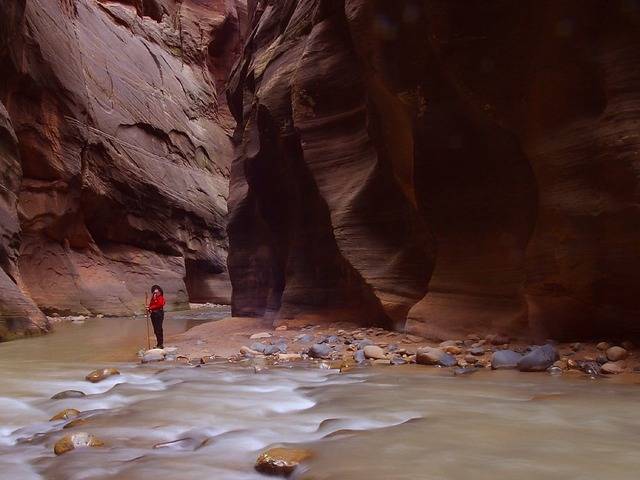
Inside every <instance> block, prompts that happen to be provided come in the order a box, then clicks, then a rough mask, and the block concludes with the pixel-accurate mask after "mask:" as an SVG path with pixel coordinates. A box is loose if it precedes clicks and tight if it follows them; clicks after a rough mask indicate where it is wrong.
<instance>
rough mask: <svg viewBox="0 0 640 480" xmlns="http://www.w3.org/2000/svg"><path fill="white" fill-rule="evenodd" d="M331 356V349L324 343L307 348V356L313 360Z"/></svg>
mask: <svg viewBox="0 0 640 480" xmlns="http://www.w3.org/2000/svg"><path fill="white" fill-rule="evenodd" d="M329 355H331V347H330V346H329V345H327V344H325V343H316V344H313V345H311V347H310V348H309V356H310V357H313V358H327V357H329Z"/></svg>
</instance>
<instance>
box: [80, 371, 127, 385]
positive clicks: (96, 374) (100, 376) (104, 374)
mask: <svg viewBox="0 0 640 480" xmlns="http://www.w3.org/2000/svg"><path fill="white" fill-rule="evenodd" d="M112 375H120V372H119V371H118V370H116V369H115V368H100V369H98V370H94V371H93V372H91V373H90V374H89V375H87V376H86V377H84V378H85V379H86V380H88V381H89V382H91V383H98V382H101V381H102V380H104V379H105V378H108V377H111V376H112Z"/></svg>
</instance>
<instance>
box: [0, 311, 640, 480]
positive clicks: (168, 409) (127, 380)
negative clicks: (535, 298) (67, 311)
mask: <svg viewBox="0 0 640 480" xmlns="http://www.w3.org/2000/svg"><path fill="white" fill-rule="evenodd" d="M207 315H208V314H207V313H205V312H199V313H197V314H195V316H192V315H191V314H189V315H182V316H178V317H177V318H173V319H171V320H168V321H167V323H168V327H169V330H170V331H174V332H176V331H179V330H181V329H184V328H186V327H187V326H188V324H193V323H194V322H195V323H197V322H198V321H200V320H202V318H205V317H206V316H207ZM198 316H199V318H198ZM141 336H142V338H144V322H143V321H140V320H131V319H118V320H114V319H109V320H107V319H104V320H99V321H95V320H94V321H87V322H86V323H85V324H84V325H65V326H63V327H62V328H60V329H59V331H58V332H57V333H55V334H53V335H50V336H47V337H42V338H36V339H29V340H25V341H17V342H13V343H8V344H0V373H1V374H2V382H1V383H0V478H2V479H5V478H6V479H65V480H72V479H184V480H187V479H197V480H203V479H216V480H240V479H243V480H248V479H260V478H265V477H262V476H261V475H259V474H257V473H256V472H254V471H253V468H252V467H253V462H254V460H255V458H256V456H257V455H258V454H259V452H260V451H261V450H262V449H264V448H265V447H267V446H271V445H296V446H304V447H307V448H310V449H311V450H313V452H314V455H315V456H314V458H313V459H312V460H311V461H310V462H309V463H308V464H307V465H305V466H304V468H302V469H300V470H299V472H298V473H297V474H296V476H295V478H304V479H314V480H321V479H342V480H344V479H368V480H370V479H379V480H391V479H411V480H416V479H425V480H457V479H461V480H462V479H464V480H468V479H471V478H473V479H480V480H484V479H487V480H488V479H492V480H493V479H501V478H504V479H510V480H528V479H536V480H538V479H541V478H545V479H556V478H557V479H563V480H567V479H585V480H586V479H605V478H606V479H608V480H609V479H637V478H638V472H639V471H640V455H638V447H639V446H640V385H637V384H634V383H629V382H627V383H622V382H620V381H618V380H590V379H587V378H582V377H566V376H564V377H552V376H549V375H547V374H517V373H512V372H494V373H491V372H480V373H476V374H473V375H471V376H465V377H453V376H450V374H449V373H448V372H446V371H443V370H437V369H430V368H426V367H425V368H421V367H413V368H401V367H380V368H375V369H368V370H356V371H354V372H353V373H350V374H345V375H340V374H338V373H336V372H335V371H332V370H326V369H319V368H315V369H311V368H284V367H283V368H271V369H267V370H262V371H260V372H258V373H255V371H254V368H253V367H252V366H249V365H239V364H235V365H232V364H228V363H226V362H219V363H214V364H210V365H206V366H203V367H199V368H189V367H185V366H178V365H175V366H171V365H170V364H168V363H165V364H162V365H160V364H156V365H137V364H135V363H134V362H115V361H111V360H112V359H113V358H115V357H116V356H117V355H119V356H120V357H119V358H126V357H127V356H133V354H135V350H136V348H137V347H139V346H140V345H139V344H140V343H141V342H140V338H141ZM114 352H116V353H117V355H116V353H114ZM103 366H116V367H117V368H119V369H120V370H121V372H122V375H120V376H117V377H112V378H110V379H107V380H105V381H104V382H102V383H98V384H90V383H88V382H86V381H84V380H83V378H84V375H86V373H88V372H89V371H90V370H92V369H93V368H96V367H103ZM639 381H640V380H639ZM67 389H76V390H82V391H84V392H85V393H87V396H86V397H84V398H79V399H67V400H50V397H51V396H52V395H53V394H55V393H57V392H59V391H61V390H67ZM64 408H76V409H78V410H81V411H83V412H85V413H84V414H85V415H87V416H88V418H87V423H86V424H84V425H82V426H78V427H74V428H72V429H66V430H61V428H62V426H63V425H64V422H49V421H48V419H49V418H50V417H51V416H52V415H54V414H55V413H57V412H58V411H60V410H62V409H64ZM74 430H75V431H86V432H90V433H93V434H95V435H96V436H98V437H100V438H101V439H102V440H104V441H105V442H106V443H107V447H105V448H102V449H92V450H84V451H75V452H72V453H69V454H66V455H63V456H60V457H56V456H55V455H54V454H53V451H52V448H53V444H54V443H55V441H56V440H57V439H58V438H60V437H61V436H62V435H63V432H64V433H68V432H71V431H74ZM179 439H185V440H183V441H182V442H178V443H173V444H170V445H168V446H164V447H162V448H154V445H156V446H157V445H158V444H163V443H166V442H173V441H175V440H179Z"/></svg>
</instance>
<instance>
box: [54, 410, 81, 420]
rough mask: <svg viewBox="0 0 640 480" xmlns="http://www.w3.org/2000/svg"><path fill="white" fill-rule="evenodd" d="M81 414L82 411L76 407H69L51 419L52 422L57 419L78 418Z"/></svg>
mask: <svg viewBox="0 0 640 480" xmlns="http://www.w3.org/2000/svg"><path fill="white" fill-rule="evenodd" d="M78 415H80V411H79V410H76V409H75V408H67V409H65V410H62V411H61V412H58V413H56V414H55V415H54V416H53V417H51V418H50V419H49V421H50V422H55V421H56V420H70V419H72V418H76V417H77V416H78Z"/></svg>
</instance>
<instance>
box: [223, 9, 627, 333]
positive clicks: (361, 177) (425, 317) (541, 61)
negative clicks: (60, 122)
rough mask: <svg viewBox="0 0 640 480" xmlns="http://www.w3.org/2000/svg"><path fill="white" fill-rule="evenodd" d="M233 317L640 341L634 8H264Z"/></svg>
mask: <svg viewBox="0 0 640 480" xmlns="http://www.w3.org/2000/svg"><path fill="white" fill-rule="evenodd" d="M249 17H250V18H253V22H252V25H253V30H252V32H251V34H250V36H249V38H248V42H247V44H246V47H245V51H244V54H243V56H242V58H241V60H240V61H239V63H238V64H237V65H236V67H235V69H234V72H233V74H232V77H231V81H230V91H229V94H228V99H229V103H230V108H231V111H232V112H233V114H234V117H235V118H236V120H237V122H238V128H237V129H236V136H235V140H236V142H237V145H238V153H237V157H236V159H235V161H234V163H233V165H232V167H231V196H230V201H229V207H230V224H229V237H230V241H231V249H230V252H229V269H230V274H231V279H232V283H233V287H234V291H233V309H234V312H235V313H237V314H243V315H271V316H273V317H274V319H275V320H276V321H277V320H278V319H280V318H290V317H300V316H305V315H309V316H323V317H325V318H329V319H336V318H338V317H340V316H348V317H351V318H357V319H358V320H360V321H361V322H362V323H376V322H377V323H382V324H387V325H394V326H395V327H396V328H398V327H400V328H403V327H406V328H408V329H409V330H412V331H415V332H419V333H423V334H427V335H430V336H434V337H438V336H447V335H451V334H459V333H463V332H468V331H470V330H480V331H483V330H485V331H486V330H493V331H496V330H500V331H504V332H513V333H519V334H533V335H553V336H557V337H567V336H571V337H577V336H591V335H597V334H600V333H603V332H606V333H608V334H634V335H637V334H638V333H640V326H639V323H638V321H637V318H638V314H640V307H639V306H638V302H637V300H636V298H637V295H638V293H639V290H640V268H639V267H640V256H638V253H637V252H638V248H637V245H638V241H639V240H640V238H639V236H640V229H639V228H638V227H639V223H640V210H639V209H638V205H639V200H640V188H639V184H640V182H639V178H640V173H639V172H640V160H638V158H639V157H638V154H637V151H638V147H639V145H638V138H640V137H638V136H637V132H636V130H637V127H638V122H639V120H640V101H639V99H640V87H639V86H638V85H640V83H638V80H639V78H638V75H639V74H640V70H639V69H638V65H639V64H640V49H639V48H638V46H639V41H640V35H639V34H638V32H640V29H639V28H638V27H640V9H639V6H638V4H637V3H636V2H628V1H622V0H620V1H613V2H604V1H597V0H589V1H578V0H575V1H573V0H569V1H564V2H556V1H552V0H548V1H546V0H542V1H537V0H531V1H522V2H503V1H499V0H490V1H486V0H470V1H466V2H451V1H447V0H399V1H397V2H389V1H386V0H368V1H367V0H288V1H282V2H273V1H258V2H257V4H255V5H252V4H250V5H249Z"/></svg>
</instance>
